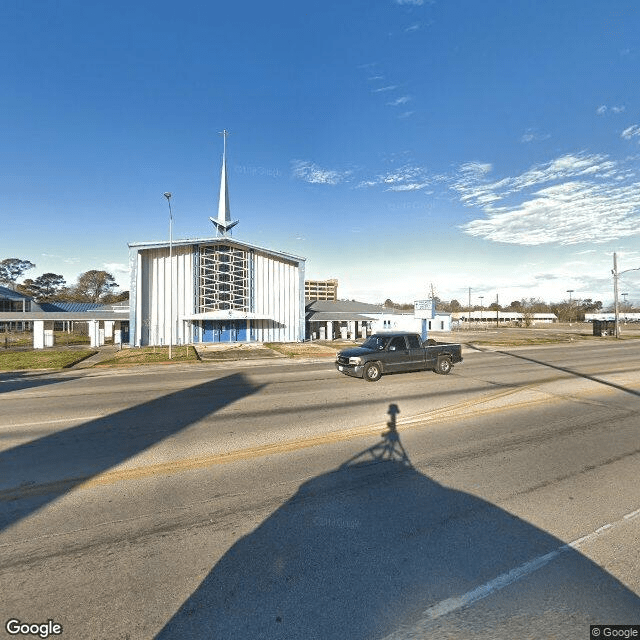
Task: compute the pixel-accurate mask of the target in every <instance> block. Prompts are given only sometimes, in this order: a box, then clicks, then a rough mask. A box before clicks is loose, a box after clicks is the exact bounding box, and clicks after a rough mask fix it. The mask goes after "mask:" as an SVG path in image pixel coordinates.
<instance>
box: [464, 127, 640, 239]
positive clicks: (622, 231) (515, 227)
mask: <svg viewBox="0 0 640 640" xmlns="http://www.w3.org/2000/svg"><path fill="white" fill-rule="evenodd" d="M638 133H639V134H640V128H639V132H638ZM489 173H490V165H485V164H480V163H467V164H465V165H463V166H462V167H461V168H460V171H459V174H458V177H457V179H456V180H455V182H454V183H453V185H452V188H453V189H454V190H455V191H457V192H458V194H459V197H460V200H461V202H463V203H464V204H465V205H467V206H473V207H478V208H480V209H481V210H482V211H483V212H484V214H485V216H486V217H485V218H482V219H476V220H472V221H471V222H469V223H467V224H466V225H463V227H462V228H463V229H464V231H465V232H466V233H468V234H469V235H472V236H477V237H481V238H485V239H487V240H492V241H495V242H505V243H510V244H521V245H539V244H548V243H557V244H561V245H568V244H576V243H580V242H593V243H603V242H609V241H611V240H614V239H617V238H620V237H624V236H631V235H636V234H638V233H640V225H639V224H638V222H639V219H640V182H633V174H632V173H631V172H628V171H626V170H624V169H623V168H622V167H621V166H619V165H618V164H617V163H616V162H613V161H611V160H609V159H608V158H607V157H606V156H602V155H587V154H569V155H565V156H561V157H559V158H557V159H555V160H552V161H551V162H548V163H546V164H543V165H537V166H534V167H532V168H531V169H529V170H528V171H525V172H524V173H522V174H521V175H519V176H514V177H507V178H503V179H501V180H498V181H494V182H488V181H487V178H488V174H489ZM496 203H500V206H497V204H496Z"/></svg>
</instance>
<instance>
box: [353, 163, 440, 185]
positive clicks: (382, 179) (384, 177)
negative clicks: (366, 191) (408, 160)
mask: <svg viewBox="0 0 640 640" xmlns="http://www.w3.org/2000/svg"><path fill="white" fill-rule="evenodd" d="M433 181H434V180H433V178H430V177H429V176H428V175H427V172H426V170H425V169H423V168H422V167H417V166H411V165H405V166H404V167H400V168H399V169H397V170H395V171H389V172H387V173H385V174H381V175H378V176H376V178H374V179H371V180H364V181H362V182H361V183H360V184H359V185H358V186H359V187H376V186H383V187H385V191H419V190H420V189H424V188H425V187H428V186H430V185H432V184H433Z"/></svg>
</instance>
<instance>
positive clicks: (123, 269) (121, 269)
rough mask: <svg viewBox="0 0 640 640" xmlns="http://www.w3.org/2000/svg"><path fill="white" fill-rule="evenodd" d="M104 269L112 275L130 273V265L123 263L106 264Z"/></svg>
mask: <svg viewBox="0 0 640 640" xmlns="http://www.w3.org/2000/svg"><path fill="white" fill-rule="evenodd" d="M102 267H103V269H104V270H105V271H108V272H109V273H111V274H114V273H129V265H126V264H122V263H121V262H105V263H104V264H103V265H102Z"/></svg>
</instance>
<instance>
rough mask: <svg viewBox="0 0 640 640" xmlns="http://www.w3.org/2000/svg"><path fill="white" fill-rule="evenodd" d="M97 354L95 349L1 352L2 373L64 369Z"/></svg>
mask: <svg viewBox="0 0 640 640" xmlns="http://www.w3.org/2000/svg"><path fill="white" fill-rule="evenodd" d="M94 353H96V350H95V349H76V350H73V351H69V350H64V351H56V350H54V349H50V350H49V349H38V350H34V351H8V352H6V353H2V352H0V371H18V370H21V369H64V368H65V367H70V366H72V365H74V364H76V363H77V362H80V361H82V360H84V359H85V358H88V357H89V356H92V355H93V354H94Z"/></svg>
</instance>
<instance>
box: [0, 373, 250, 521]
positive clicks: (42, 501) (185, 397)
mask: <svg viewBox="0 0 640 640" xmlns="http://www.w3.org/2000/svg"><path fill="white" fill-rule="evenodd" d="M260 388H261V386H258V385H254V384H252V383H251V382H249V381H248V379H247V378H246V377H245V376H244V375H242V374H233V375H229V376H226V377H224V378H219V379H216V380H212V381H209V382H205V383H203V384H200V385H197V386H193V387H189V388H187V389H184V390H181V391H176V392H175V393H170V394H167V395H164V396H162V397H160V398H157V399H155V400H151V401H149V402H144V403H142V404H139V405H136V406H134V407H131V408H129V409H124V410H123V411H119V412H117V413H113V414H110V415H108V416H105V417H103V418H98V419H96V420H91V421H90V422H86V423H84V424H81V425H78V426H75V427H71V428H68V429H65V430H64V431H57V432H56V433H53V434H51V435H47V436H44V437H42V438H38V439H37V440H33V441H31V442H28V443H26V444H23V445H19V446H17V447H14V448H12V449H8V450H6V451H2V452H0V530H1V529H4V528H5V527H7V526H9V525H11V524H13V523H15V522H17V521H19V520H20V519H22V518H24V517H26V516H27V515H29V514H30V513H32V512H34V511H36V510H37V509H39V508H41V507H42V506H44V505H46V504H48V503H50V502H53V501H54V500H56V499H57V498H59V497H61V496H62V495H64V494H65V493H67V492H69V491H71V490H72V489H74V488H75V487H77V486H78V485H79V484H81V483H83V482H86V481H87V480H89V479H91V478H93V477H95V476H96V475H98V474H100V473H103V472H105V471H108V470H109V469H111V468H113V467H115V466H116V465H118V464H120V463H122V462H125V461H126V460H128V459H129V458H132V457H133V456H135V455H137V454H140V453H142V452H144V451H145V450H146V449H148V448H149V447H152V446H153V445H155V444H157V443H159V442H161V441H162V440H164V439H165V438H168V437H170V436H172V435H175V434H177V433H179V432H180V431H182V430H183V429H185V428H187V427H189V426H190V425H192V424H194V423H195V422H197V421H198V420H201V419H203V418H205V417H207V416H209V415H211V414H213V413H215V412H216V411H219V410H220V409H222V408H223V407H225V406H227V405H229V404H231V403H233V402H235V401H236V400H239V399H240V398H244V397H246V396H248V395H251V394H253V393H256V392H257V391H258V390H259V389H260ZM212 435H214V434H212Z"/></svg>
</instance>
